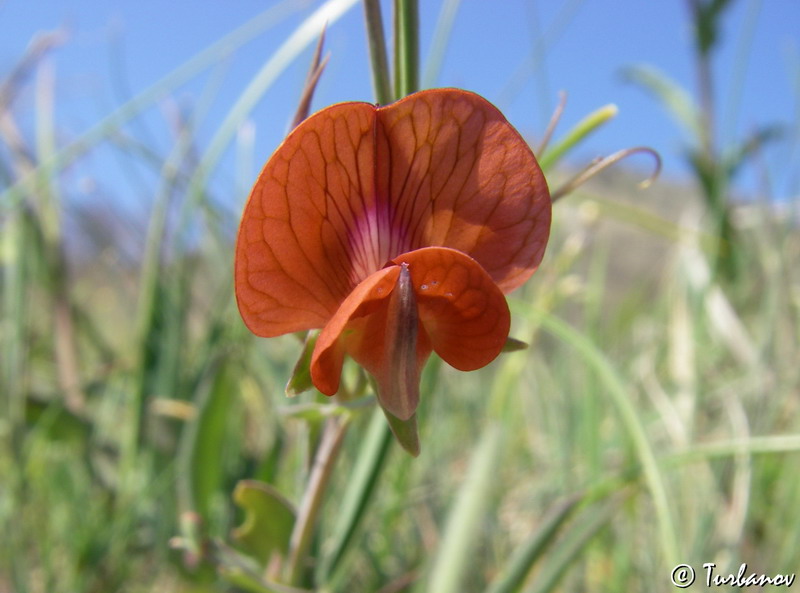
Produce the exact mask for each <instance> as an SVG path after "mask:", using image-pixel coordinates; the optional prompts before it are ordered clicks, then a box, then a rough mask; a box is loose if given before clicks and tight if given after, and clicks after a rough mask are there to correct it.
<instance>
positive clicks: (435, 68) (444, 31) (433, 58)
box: [421, 0, 461, 89]
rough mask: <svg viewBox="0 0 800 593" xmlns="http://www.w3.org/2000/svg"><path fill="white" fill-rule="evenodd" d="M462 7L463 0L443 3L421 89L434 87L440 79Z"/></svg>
mask: <svg viewBox="0 0 800 593" xmlns="http://www.w3.org/2000/svg"><path fill="white" fill-rule="evenodd" d="M460 6H461V0H444V2H442V9H441V11H440V12H439V19H438V20H437V21H436V29H435V30H434V33H433V41H432V45H431V50H430V54H428V58H427V59H426V60H425V71H424V73H423V75H422V87H421V88H423V89H427V88H431V87H432V86H434V85H435V84H436V80H437V79H438V78H439V73H440V72H441V70H442V63H443V62H444V56H445V53H446V52H447V46H448V44H449V42H450V35H451V33H452V32H453V24H454V23H455V20H456V14H458V9H459V7H460Z"/></svg>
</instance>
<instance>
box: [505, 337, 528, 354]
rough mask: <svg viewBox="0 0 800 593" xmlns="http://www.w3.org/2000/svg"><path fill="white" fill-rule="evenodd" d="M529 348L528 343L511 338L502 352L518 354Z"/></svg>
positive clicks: (507, 340)
mask: <svg viewBox="0 0 800 593" xmlns="http://www.w3.org/2000/svg"><path fill="white" fill-rule="evenodd" d="M527 347H528V344H527V343H526V342H523V341H522V340H518V339H517V338H512V337H511V336H509V337H507V338H506V343H505V344H503V349H502V350H501V351H500V352H518V351H519V350H525V349H526V348H527Z"/></svg>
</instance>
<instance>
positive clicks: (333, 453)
mask: <svg viewBox="0 0 800 593" xmlns="http://www.w3.org/2000/svg"><path fill="white" fill-rule="evenodd" d="M349 425H350V419H349V417H334V418H329V419H328V420H327V421H326V423H325V428H324V429H323V433H322V438H321V440H320V444H319V447H318V448H317V453H316V455H315V457H314V465H313V467H312V468H311V475H310V476H309V479H308V485H307V486H306V491H305V493H304V494H303V500H302V501H301V502H300V508H299V509H298V512H297V520H296V521H295V524H294V530H293V531H292V537H291V539H290V540H289V554H288V559H287V562H286V572H285V574H286V577H287V583H288V584H290V585H299V584H301V583H300V580H301V578H302V575H303V569H304V568H305V560H306V558H307V556H308V548H309V546H310V545H311V540H312V536H313V534H314V527H315V526H316V523H317V516H318V515H319V510H320V507H321V506H322V499H323V493H324V491H325V487H326V486H327V485H328V481H329V480H330V477H331V473H332V470H333V466H334V463H335V462H336V459H337V458H338V456H339V451H340V449H341V445H342V440H343V439H344V435H345V434H346V432H347V427H348V426H349Z"/></svg>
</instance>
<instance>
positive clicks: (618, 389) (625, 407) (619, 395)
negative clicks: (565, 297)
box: [519, 307, 680, 566]
mask: <svg viewBox="0 0 800 593" xmlns="http://www.w3.org/2000/svg"><path fill="white" fill-rule="evenodd" d="M519 309H520V313H523V314H526V315H528V316H531V317H534V318H537V319H538V321H539V322H540V323H541V324H542V327H543V328H544V329H546V330H547V331H548V332H550V333H552V334H553V335H554V336H556V337H558V338H559V339H561V340H562V341H564V343H566V344H569V345H570V346H571V347H572V348H574V349H575V350H576V351H577V352H578V353H579V354H580V355H581V357H582V358H583V360H584V361H585V362H586V363H588V364H589V365H590V366H591V367H592V368H593V369H594V371H595V372H596V373H597V375H598V377H599V378H600V380H601V382H602V383H603V384H604V385H605V387H606V393H607V394H608V396H609V397H610V399H611V401H612V403H613V404H614V406H615V407H616V409H617V412H618V413H619V416H620V419H621V421H622V425H623V426H624V428H625V430H626V432H627V433H628V436H629V437H630V439H631V442H632V444H633V447H634V449H635V452H636V455H637V456H638V458H639V463H640V464H641V465H642V471H643V472H644V478H645V482H646V484H647V487H648V489H649V490H650V496H651V497H652V499H653V506H654V507H655V512H656V519H657V522H658V528H659V532H660V535H661V547H662V552H663V556H664V558H663V560H664V564H665V565H670V566H674V565H675V564H677V562H678V561H679V560H678V559H679V557H680V554H679V549H678V539H677V535H676V531H675V522H674V520H673V518H672V511H671V509H670V505H669V494H668V493H667V488H666V485H665V482H664V476H663V475H662V473H661V469H660V468H659V465H658V461H657V460H656V456H655V453H654V451H653V447H652V445H651V444H650V441H649V440H648V438H647V431H646V430H645V427H644V425H643V423H642V420H641V419H640V418H639V415H638V414H637V412H636V409H635V407H634V406H633V403H632V402H631V400H630V397H629V394H628V392H627V390H626V388H625V385H624V383H623V380H622V379H621V377H620V376H619V373H618V372H617V370H616V369H615V368H614V367H613V366H612V365H611V363H610V362H609V361H608V359H607V358H606V357H605V356H604V355H603V353H602V352H601V351H600V350H599V349H598V348H597V346H596V345H595V344H593V343H592V342H591V340H589V339H588V338H587V337H586V336H584V335H582V334H580V333H578V332H577V331H576V330H575V329H573V328H572V327H571V326H569V325H568V324H567V323H565V322H564V321H561V320H560V319H558V318H556V317H554V316H552V315H549V314H546V313H541V312H537V311H534V310H532V309H530V308H527V307H526V308H523V307H520V308H519Z"/></svg>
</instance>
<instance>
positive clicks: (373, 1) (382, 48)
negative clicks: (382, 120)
mask: <svg viewBox="0 0 800 593" xmlns="http://www.w3.org/2000/svg"><path fill="white" fill-rule="evenodd" d="M364 17H365V19H366V21H367V39H368V41H369V58H370V62H371V64H372V84H373V86H374V87H375V99H376V100H377V101H378V103H379V104H381V105H386V104H388V103H391V102H392V101H393V100H394V94H393V93H392V80H391V75H390V72H389V58H388V57H387V55H386V36H385V35H384V31H383V18H382V17H381V3H380V0H364Z"/></svg>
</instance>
